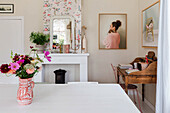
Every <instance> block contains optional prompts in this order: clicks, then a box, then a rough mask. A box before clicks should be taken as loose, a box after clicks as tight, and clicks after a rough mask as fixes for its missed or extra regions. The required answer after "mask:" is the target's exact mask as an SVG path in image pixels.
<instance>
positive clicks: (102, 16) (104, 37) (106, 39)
mask: <svg viewBox="0 0 170 113" xmlns="http://www.w3.org/2000/svg"><path fill="white" fill-rule="evenodd" d="M117 21H120V22H121V26H119V28H118V30H117V31H116V32H115V31H114V32H113V37H114V34H118V36H119V38H118V39H120V41H119V43H117V41H115V40H112V39H115V38H113V37H111V36H112V35H111V34H110V33H109V32H108V31H110V30H111V28H110V26H111V25H112V24H113V22H117ZM112 26H113V25H112ZM116 38H117V37H116ZM110 39H111V40H110ZM108 45H110V46H108ZM98 47H99V50H121V49H123V50H124V49H127V14H126V13H99V15H98Z"/></svg>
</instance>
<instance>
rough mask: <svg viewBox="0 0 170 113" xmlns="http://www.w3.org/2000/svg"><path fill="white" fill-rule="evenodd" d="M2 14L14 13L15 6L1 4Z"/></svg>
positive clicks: (0, 11) (0, 10)
mask: <svg viewBox="0 0 170 113" xmlns="http://www.w3.org/2000/svg"><path fill="white" fill-rule="evenodd" d="M0 13H14V4H0Z"/></svg>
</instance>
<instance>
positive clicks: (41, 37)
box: [30, 32, 50, 45]
mask: <svg viewBox="0 0 170 113" xmlns="http://www.w3.org/2000/svg"><path fill="white" fill-rule="evenodd" d="M49 38H50V35H49V34H48V35H45V34H43V33H40V32H32V33H31V35H30V41H31V42H32V43H35V44H37V45H44V44H45V43H48V42H49Z"/></svg>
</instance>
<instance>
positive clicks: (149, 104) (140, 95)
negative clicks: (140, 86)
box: [139, 93, 155, 112]
mask: <svg viewBox="0 0 170 113" xmlns="http://www.w3.org/2000/svg"><path fill="white" fill-rule="evenodd" d="M139 98H141V100H142V94H141V93H139ZM144 102H145V103H146V104H147V105H148V106H149V107H150V108H151V109H152V110H153V111H154V112H155V107H154V106H153V105H152V104H151V103H150V102H149V101H148V100H147V99H146V98H144Z"/></svg>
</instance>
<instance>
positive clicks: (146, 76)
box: [117, 58, 157, 101]
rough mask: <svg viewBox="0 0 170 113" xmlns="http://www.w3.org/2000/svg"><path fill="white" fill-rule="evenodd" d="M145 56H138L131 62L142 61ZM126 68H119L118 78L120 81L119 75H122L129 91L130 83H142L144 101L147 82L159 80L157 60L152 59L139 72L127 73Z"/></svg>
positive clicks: (153, 82) (152, 82)
mask: <svg viewBox="0 0 170 113" xmlns="http://www.w3.org/2000/svg"><path fill="white" fill-rule="evenodd" d="M143 59H144V58H136V59H135V60H134V61H133V62H132V63H131V64H132V65H134V63H137V62H142V61H143ZM125 70H126V69H120V68H119V67H118V68H117V78H118V81H117V83H119V77H120V76H122V78H123V80H124V81H125V91H126V93H128V88H127V86H128V84H142V100H143V101H144V94H145V93H144V91H145V90H144V87H145V84H156V81H157V61H150V64H149V66H148V67H147V68H146V69H144V70H142V71H137V72H132V73H130V74H127V73H126V71H125Z"/></svg>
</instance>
